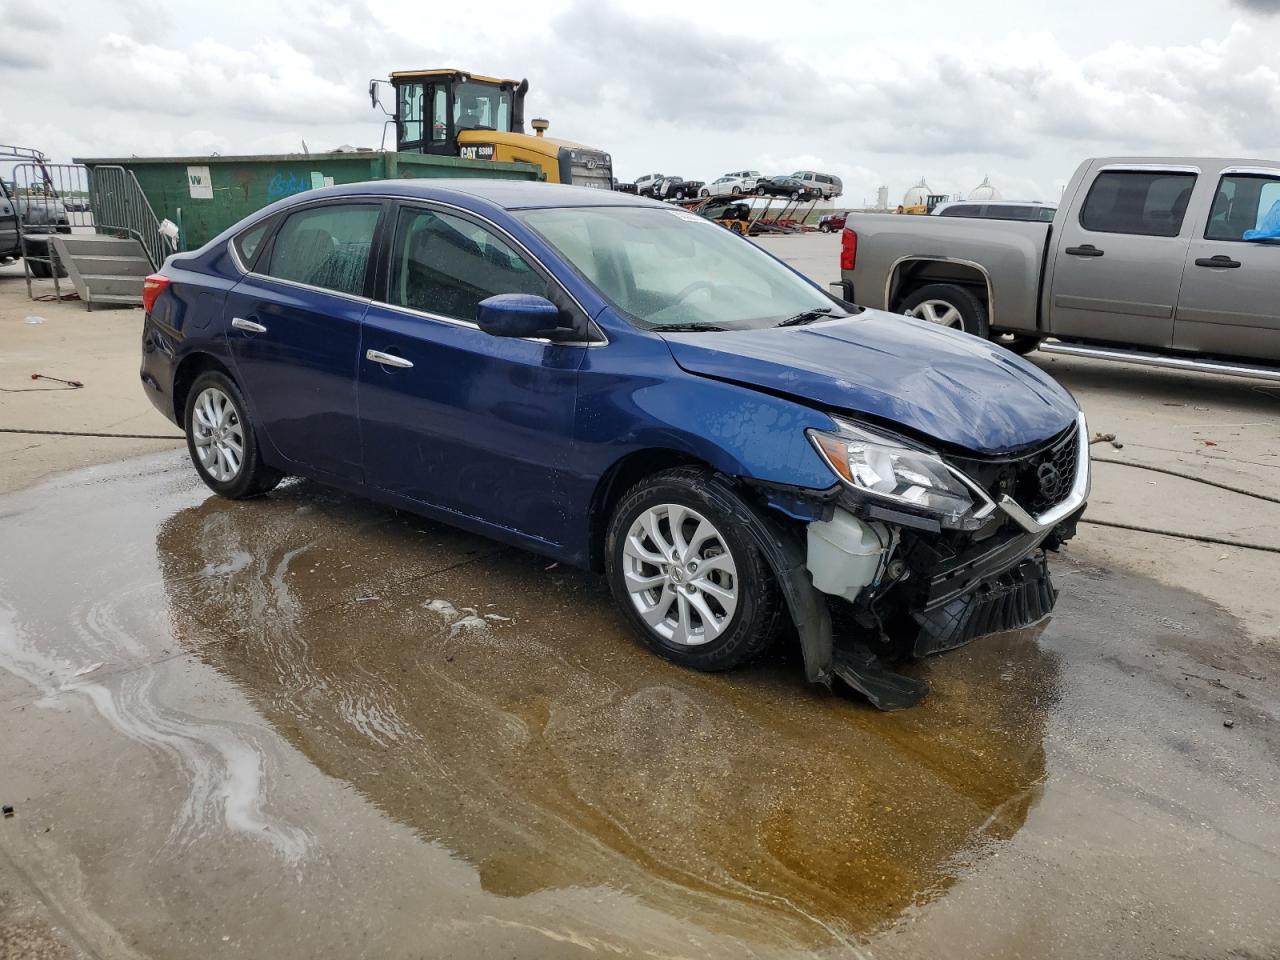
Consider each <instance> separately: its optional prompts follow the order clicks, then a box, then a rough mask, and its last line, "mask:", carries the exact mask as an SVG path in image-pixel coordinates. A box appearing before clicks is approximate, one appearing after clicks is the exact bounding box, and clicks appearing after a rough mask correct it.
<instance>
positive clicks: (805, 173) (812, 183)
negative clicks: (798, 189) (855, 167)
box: [791, 170, 844, 200]
mask: <svg viewBox="0 0 1280 960" xmlns="http://www.w3.org/2000/svg"><path fill="white" fill-rule="evenodd" d="M791 176H793V177H795V178H796V179H797V180H799V181H800V182H801V183H803V184H804V185H805V186H806V187H808V188H809V190H810V191H812V192H813V193H816V194H818V195H819V196H820V197H822V198H823V199H825V200H830V199H831V198H832V197H838V196H840V195H841V194H842V193H844V184H843V183H842V182H841V181H840V178H839V177H837V176H835V174H831V173H818V172H816V171H814V170H797V171H796V172H795V173H793V174H792V175H791Z"/></svg>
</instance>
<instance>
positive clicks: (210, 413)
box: [183, 370, 284, 500]
mask: <svg viewBox="0 0 1280 960" xmlns="http://www.w3.org/2000/svg"><path fill="white" fill-rule="evenodd" d="M183 423H185V424H186V431H187V452H188V453H189V454H190V455H191V462H192V463H193V464H194V465H195V468H196V472H197V473H198V474H200V479H201V480H203V481H204V482H205V485H206V486H208V487H209V489H210V490H212V491H213V492H214V493H216V494H218V495H219V496H223V497H228V498H230V499H232V500H242V499H245V498H247V497H258V496H261V495H262V494H264V493H266V492H267V491H268V490H271V489H273V488H274V487H275V486H276V484H278V483H279V482H280V480H281V479H282V478H283V477H284V474H283V473H281V472H280V471H279V470H276V469H275V468H274V467H269V466H267V465H266V464H265V463H263V462H262V458H261V455H260V451H259V448H258V439H257V434H256V433H255V431H254V428H253V424H252V423H251V422H250V421H249V415H248V413H247V408H246V407H245V403H244V398H243V397H242V396H241V395H240V390H239V388H237V387H236V385H235V383H234V382H233V381H232V380H231V378H230V377H228V376H227V375H226V374H224V373H220V372H218V371H216V370H210V371H207V372H205V373H202V374H200V376H198V377H196V381H195V383H193V384H192V385H191V390H190V392H189V393H188V394H187V407H186V411H185V416H184V417H183Z"/></svg>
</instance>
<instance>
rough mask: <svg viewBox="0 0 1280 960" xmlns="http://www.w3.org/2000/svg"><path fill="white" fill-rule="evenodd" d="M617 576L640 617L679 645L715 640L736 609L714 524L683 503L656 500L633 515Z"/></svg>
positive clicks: (729, 568) (733, 573) (729, 559)
mask: <svg viewBox="0 0 1280 960" xmlns="http://www.w3.org/2000/svg"><path fill="white" fill-rule="evenodd" d="M622 552H623V579H624V581H625V583H626V588H627V593H628V594H629V595H630V597H631V602H632V604H634V606H635V608H636V611H637V612H638V613H639V614H640V618H641V619H642V620H643V621H644V622H645V623H646V624H647V625H648V627H649V629H650V630H652V631H653V632H654V633H655V634H657V635H658V636H659V637H661V638H662V639H663V640H666V641H668V642H670V643H673V644H678V645H680V646H698V645H700V644H704V643H708V642H710V641H712V640H715V639H716V638H717V637H719V636H720V634H721V633H723V632H724V630H725V628H726V627H728V626H729V622H730V621H731V620H732V619H733V614H734V611H735V610H736V609H737V608H738V568H737V565H736V564H735V563H734V560H733V555H732V554H731V553H730V552H729V548H728V545H727V544H726V543H725V540H724V537H723V536H722V535H721V533H720V531H719V530H717V529H716V528H715V526H714V525H713V524H712V523H711V521H710V520H708V519H707V518H706V517H704V516H703V515H702V514H700V513H698V512H697V511H696V510H691V509H690V508H688V507H684V506H681V505H679V504H674V503H664V504H658V505H656V506H653V507H650V508H648V509H647V510H645V511H644V512H643V513H641V514H640V515H639V516H638V517H636V519H635V522H634V523H632V524H631V529H630V530H629V531H628V532H627V539H626V543H625V544H624V545H623V551H622Z"/></svg>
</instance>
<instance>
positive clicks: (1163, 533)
mask: <svg viewBox="0 0 1280 960" xmlns="http://www.w3.org/2000/svg"><path fill="white" fill-rule="evenodd" d="M1080 522H1081V523H1091V524H1093V525H1094V526H1095V527H1114V528H1115V529H1117V530H1133V531H1135V532H1137V533H1154V534H1155V535H1156V536H1158V537H1177V538H1178V539H1179V540H1196V541H1198V542H1200V543H1214V544H1218V545H1219V546H1223V547H1237V548H1239V549H1241V550H1261V551H1263V552H1264V553H1280V547H1272V546H1268V545H1267V544H1265V543H1244V542H1242V541H1240V540H1224V539H1222V538H1221V537H1206V536H1203V535H1202V534H1198V533H1182V532H1180V531H1178V530H1160V529H1157V528H1156V527H1139V526H1135V525H1134V524H1132V523H1115V522H1114V521H1111V520H1091V519H1090V518H1089V517H1081V518H1080Z"/></svg>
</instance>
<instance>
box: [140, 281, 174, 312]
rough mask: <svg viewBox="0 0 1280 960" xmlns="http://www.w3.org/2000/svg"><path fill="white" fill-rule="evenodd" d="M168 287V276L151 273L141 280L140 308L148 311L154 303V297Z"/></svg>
mask: <svg viewBox="0 0 1280 960" xmlns="http://www.w3.org/2000/svg"><path fill="white" fill-rule="evenodd" d="M168 289H169V278H168V277H165V276H161V275H160V274H158V273H153V274H151V276H149V277H147V279H145V280H143V281H142V309H143V310H144V311H145V312H147V313H150V312H151V308H152V307H154V306H155V304H156V297H158V296H160V294H162V293H164V292H165V291H166V290H168Z"/></svg>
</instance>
